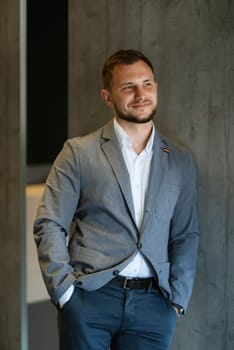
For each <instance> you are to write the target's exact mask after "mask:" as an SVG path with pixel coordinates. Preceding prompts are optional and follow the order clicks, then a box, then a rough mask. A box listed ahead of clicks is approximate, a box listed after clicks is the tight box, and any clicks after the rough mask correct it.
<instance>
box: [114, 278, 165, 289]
mask: <svg viewBox="0 0 234 350" xmlns="http://www.w3.org/2000/svg"><path fill="white" fill-rule="evenodd" d="M112 282H113V283H115V284H118V285H119V286H120V287H122V288H124V289H148V288H150V287H154V288H157V287H158V286H157V283H156V280H155V278H153V277H150V278H129V277H124V276H117V277H115V278H114V279H113V280H112Z"/></svg>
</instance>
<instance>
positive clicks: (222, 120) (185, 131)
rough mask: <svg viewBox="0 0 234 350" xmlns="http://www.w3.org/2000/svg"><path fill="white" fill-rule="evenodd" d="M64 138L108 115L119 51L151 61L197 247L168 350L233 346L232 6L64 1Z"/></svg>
mask: <svg viewBox="0 0 234 350" xmlns="http://www.w3.org/2000/svg"><path fill="white" fill-rule="evenodd" d="M69 29H70V66H69V67H70V68H69V69H70V70H69V81H70V82H69V89H70V91H69V134H70V136H74V135H83V134H85V133H87V132H89V131H92V130H94V129H96V128H97V127H99V126H101V125H102V124H104V123H105V122H106V121H107V120H108V119H109V117H110V114H109V113H108V112H107V110H106V109H105V108H104V106H103V104H102V102H101V99H100V96H99V90H100V88H101V78H100V76H101V74H100V72H101V67H102V64H103V62H104V60H105V59H106V57H107V56H108V55H110V54H111V53H112V52H113V51H115V50H117V49H119V48H136V49H140V50H142V51H143V52H144V53H145V54H146V55H148V56H149V57H150V58H151V60H152V61H153V63H154V66H155V69H156V72H157V78H158V81H159V104H160V106H159V110H158V114H157V120H158V127H159V128H160V129H161V130H162V131H163V132H164V133H166V134H167V135H169V136H170V137H172V138H173V139H174V140H176V141H177V142H179V143H182V144H184V145H186V146H187V147H188V148H189V149H190V150H191V152H192V153H193V155H194V158H195V161H196V163H197V168H198V194H199V198H198V199H199V201H198V207H199V214H200V229H201V243H200V251H199V261H198V273H197V280H196V283H195V289H194V293H193V297H192V299H191V303H190V307H189V310H188V313H187V314H186V315H185V317H183V318H182V319H181V320H179V322H178V326H177V331H176V335H175V339H174V344H173V346H172V350H176V349H181V350H188V349H190V350H209V349H212V350H232V349H233V348H234V331H233V330H234V313H233V310H234V274H233V271H234V268H233V266H234V254H233V251H234V215H233V208H234V156H233V149H234V98H233V96H234V3H233V2H232V1H231V0H222V1H221V0H212V1H211V0H205V1H204V0H186V1H185V0H184V1H181V0H171V1H170V0H145V1H144V0H97V1H92V0H71V1H70V28H69Z"/></svg>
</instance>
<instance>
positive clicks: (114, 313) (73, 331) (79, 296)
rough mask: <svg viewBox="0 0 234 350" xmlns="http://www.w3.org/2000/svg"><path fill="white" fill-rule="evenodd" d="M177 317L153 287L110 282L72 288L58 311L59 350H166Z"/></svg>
mask: <svg viewBox="0 0 234 350" xmlns="http://www.w3.org/2000/svg"><path fill="white" fill-rule="evenodd" d="M176 320H177V315H176V312H175V310H174V308H173V307H172V306H171V304H170V303H169V302H168V301H167V300H166V299H165V298H164V297H163V296H162V294H161V293H160V291H158V290H157V289H156V288H155V287H150V288H149V289H148V290H133V289H131V290H126V289H123V288H121V287H119V286H118V285H116V284H114V283H113V282H110V283H108V284H107V285H106V286H104V287H102V288H100V289H98V290H96V291H93V292H87V291H85V290H82V289H80V288H78V287H75V292H74V293H73V295H72V297H71V299H70V300H69V301H68V303H66V304H65V305H64V307H63V308H62V310H59V311H58V330H59V342H60V350H108V349H112V350H167V349H168V348H169V346H170V344H171V341H172V337H173V333H174V329H175V325H176Z"/></svg>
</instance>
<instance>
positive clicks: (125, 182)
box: [101, 121, 135, 223]
mask: <svg viewBox="0 0 234 350" xmlns="http://www.w3.org/2000/svg"><path fill="white" fill-rule="evenodd" d="M101 147H102V149H103V152H104V153H105V155H106V157H107V159H108V161H109V163H110V166H111V168H112V170H113V173H114V175H115V177H116V179H117V181H118V183H119V186H120V189H121V192H122V194H123V197H124V199H125V201H126V204H127V207H128V208H129V212H130V215H131V217H132V220H133V221H134V223H135V215H134V205H133V199H132V192H131V184H130V179H129V174H128V170H127V167H126V165H125V162H124V159H123V156H122V152H121V149H120V145H119V142H118V139H117V137H116V135H115V132H114V126H113V121H111V122H109V123H108V124H107V125H106V126H104V129H103V134H102V141H101Z"/></svg>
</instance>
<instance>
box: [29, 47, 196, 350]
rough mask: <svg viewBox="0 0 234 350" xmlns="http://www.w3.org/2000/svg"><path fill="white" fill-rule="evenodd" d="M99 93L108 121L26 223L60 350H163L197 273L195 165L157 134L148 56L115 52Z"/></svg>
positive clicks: (65, 159) (55, 178) (71, 150)
mask: <svg viewBox="0 0 234 350" xmlns="http://www.w3.org/2000/svg"><path fill="white" fill-rule="evenodd" d="M103 84H104V86H103V89H102V91H101V95H102V98H103V100H104V101H105V103H106V104H107V106H109V107H111V108H112V109H113V113H114V120H113V121H111V122H109V123H108V124H107V125H105V126H104V127H102V128H100V129H99V130H97V131H96V132H94V133H92V134H90V135H87V136H84V137H77V138H73V139H71V140H68V141H67V142H66V143H65V146H64V148H63V150H62V151H61V153H60V154H59V156H58V157H57V159H56V161H55V163H54V165H53V167H52V169H51V172H50V174H49V176H48V179H47V182H46V186H45V191H44V195H43V198H42V200H41V203H40V206H39V209H38V213H37V218H36V221H35V227H34V233H35V241H36V244H37V248H38V256H39V262H40V266H41V270H42V274H43V277H44V281H45V284H46V287H47V289H48V292H49V294H50V296H51V299H52V301H53V302H54V303H55V304H56V305H58V325H59V338H60V350H88V349H89V350H99V349H103V350H104V349H105V350H107V349H109V348H111V349H114V350H120V349H121V350H131V349H134V350H150V349H154V350H166V349H168V348H169V345H170V343H171V340H172V336H173V332H174V328H175V324H176V320H177V317H178V316H179V315H180V314H183V313H184V311H185V310H186V309H187V305H188V301H189V298H190V296H191V291H192V286H193V281H194V275H195V267H196V257H197V247H198V237H199V234H198V227H197V215H196V184H195V169H194V164H193V161H192V159H191V156H190V155H189V154H188V153H187V152H186V151H185V150H183V149H181V148H179V147H177V146H176V145H174V144H173V143H172V142H170V141H169V140H167V139H166V138H165V137H163V136H162V135H160V134H159V133H158V131H157V130H156V129H155V126H154V123H153V121H152V119H153V117H154V114H155V111H156V108H157V82H156V80H155V77H154V72H153V67H152V64H151V62H150V61H149V60H148V58H146V57H145V56H144V55H143V54H142V53H140V52H138V51H135V50H120V51H118V52H116V53H115V54H113V55H112V56H111V57H110V58H109V59H108V60H107V61H106V63H105V65H104V68H103ZM71 222H73V225H72V227H73V231H72V233H71V234H70V235H69V230H70V226H71ZM67 242H68V246H67Z"/></svg>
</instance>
